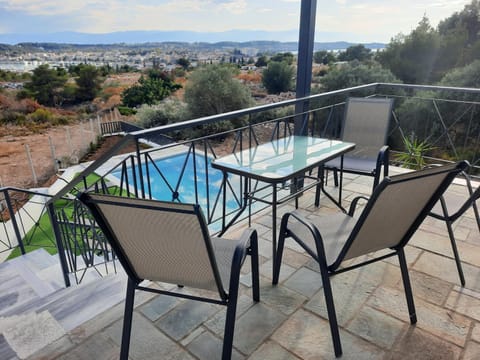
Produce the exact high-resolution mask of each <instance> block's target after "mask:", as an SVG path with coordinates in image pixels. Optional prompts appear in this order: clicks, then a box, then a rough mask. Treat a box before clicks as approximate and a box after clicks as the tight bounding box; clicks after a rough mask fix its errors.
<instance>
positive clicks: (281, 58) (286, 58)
mask: <svg viewBox="0 0 480 360" xmlns="http://www.w3.org/2000/svg"><path fill="white" fill-rule="evenodd" d="M293 60H295V57H294V56H293V54H292V53H291V52H286V53H278V54H275V55H274V56H272V57H271V58H270V61H277V62H285V63H287V64H288V65H292V64H293Z"/></svg>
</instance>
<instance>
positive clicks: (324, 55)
mask: <svg viewBox="0 0 480 360" xmlns="http://www.w3.org/2000/svg"><path fill="white" fill-rule="evenodd" d="M313 60H314V61H315V62H316V63H317V64H323V65H328V64H331V63H333V62H334V61H335V60H336V57H335V54H334V53H333V52H331V51H327V50H320V51H316V52H315V53H314V54H313Z"/></svg>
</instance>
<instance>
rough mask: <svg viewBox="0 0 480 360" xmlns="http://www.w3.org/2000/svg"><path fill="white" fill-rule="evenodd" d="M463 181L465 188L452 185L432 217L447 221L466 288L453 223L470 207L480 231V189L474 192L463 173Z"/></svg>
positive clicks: (431, 214) (431, 213)
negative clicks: (479, 204)
mask: <svg viewBox="0 0 480 360" xmlns="http://www.w3.org/2000/svg"><path fill="white" fill-rule="evenodd" d="M461 175H462V177H463V179H465V186H463V185H458V186H456V187H457V188H458V189H453V187H454V185H450V187H449V188H448V189H447V191H446V192H445V193H444V194H443V195H442V196H441V197H440V200H439V201H437V203H436V204H435V206H434V207H433V209H432V211H431V212H430V214H429V215H430V216H432V217H434V218H436V219H439V220H443V221H445V224H446V225H447V231H448V236H449V238H450V243H451V244H452V250H453V254H454V256H455V263H456V265H457V269H458V275H459V277H460V282H461V284H462V286H465V276H464V275H463V269H462V263H461V261H460V255H459V254H458V250H457V243H456V241H455V235H454V233H453V223H454V222H455V221H456V220H458V218H460V216H462V215H463V214H464V213H465V212H466V211H467V210H468V209H469V208H470V207H471V208H472V209H473V214H474V216H475V220H476V222H477V227H478V230H479V231H480V217H479V214H478V208H477V203H476V201H477V200H478V199H479V198H480V187H478V188H477V189H476V190H473V187H472V183H471V180H470V176H469V175H468V174H467V173H466V172H465V171H462V173H461Z"/></svg>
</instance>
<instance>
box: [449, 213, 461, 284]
mask: <svg viewBox="0 0 480 360" xmlns="http://www.w3.org/2000/svg"><path fill="white" fill-rule="evenodd" d="M445 224H447V230H448V237H449V238H450V243H451V244H452V250H453V256H454V258H455V264H456V265H457V270H458V276H459V277H460V283H461V284H462V286H465V276H464V275H463V268H462V262H461V260H460V255H459V254H458V249H457V243H456V241H455V235H454V234H453V229H452V222H451V221H450V220H445Z"/></svg>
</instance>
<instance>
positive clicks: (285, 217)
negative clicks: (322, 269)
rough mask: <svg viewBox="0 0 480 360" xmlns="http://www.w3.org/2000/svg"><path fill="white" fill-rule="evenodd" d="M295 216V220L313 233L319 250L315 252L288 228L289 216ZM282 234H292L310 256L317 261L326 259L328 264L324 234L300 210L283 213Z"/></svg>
mask: <svg viewBox="0 0 480 360" xmlns="http://www.w3.org/2000/svg"><path fill="white" fill-rule="evenodd" d="M290 216H291V217H293V218H295V220H297V221H298V222H299V223H300V224H302V225H304V226H305V227H306V228H307V229H308V231H309V232H310V233H311V234H312V236H313V239H314V241H315V245H316V247H317V249H316V250H317V252H316V253H314V252H313V250H312V249H310V248H309V247H308V246H307V245H306V244H305V243H303V241H302V240H301V239H299V238H298V237H297V236H295V235H294V233H292V232H291V231H290V230H288V226H287V225H288V221H289V218H290ZM282 234H286V235H287V236H292V238H293V239H294V240H295V241H296V242H298V243H299V244H300V246H302V247H303V248H304V249H305V251H307V252H308V253H309V254H310V256H312V257H313V258H314V259H315V260H317V261H319V262H320V261H321V260H322V261H324V262H325V264H326V256H325V247H324V245H323V239H322V235H321V234H320V231H319V230H318V228H317V227H316V226H315V224H313V223H312V222H311V221H310V220H308V219H307V218H306V217H304V216H303V215H301V214H300V213H298V212H296V211H295V212H287V213H285V214H284V215H283V217H282V223H281V225H280V236H282Z"/></svg>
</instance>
